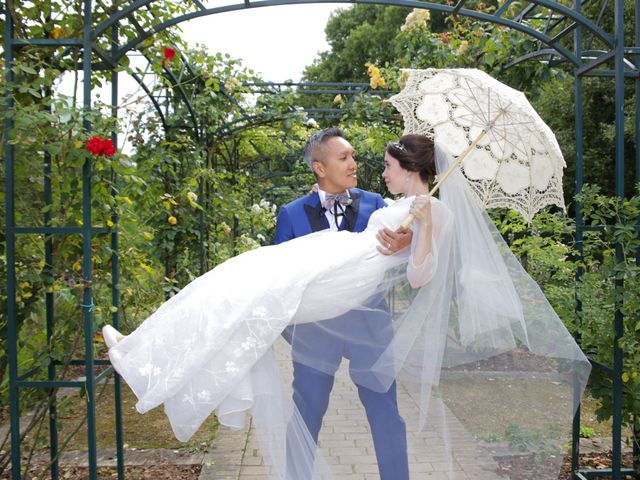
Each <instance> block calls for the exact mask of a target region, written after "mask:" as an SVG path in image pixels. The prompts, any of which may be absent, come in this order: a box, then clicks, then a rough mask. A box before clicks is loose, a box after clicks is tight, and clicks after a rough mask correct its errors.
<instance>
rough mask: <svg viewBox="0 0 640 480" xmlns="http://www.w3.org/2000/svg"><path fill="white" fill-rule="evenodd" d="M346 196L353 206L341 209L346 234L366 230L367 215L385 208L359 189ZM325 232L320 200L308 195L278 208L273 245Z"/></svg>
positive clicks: (379, 199) (350, 191)
mask: <svg viewBox="0 0 640 480" xmlns="http://www.w3.org/2000/svg"><path fill="white" fill-rule="evenodd" d="M349 194H350V195H351V199H352V200H353V202H352V203H351V205H349V206H348V207H346V209H345V220H344V222H343V225H342V227H343V229H344V230H348V231H350V232H361V231H363V230H364V229H365V228H366V227H367V223H368V222H369V217H370V216H371V214H372V213H373V212H375V211H376V210H378V209H379V208H382V207H384V206H385V205H386V204H385V203H384V200H383V199H382V197H381V196H380V195H379V194H377V193H372V192H367V191H366V190H360V189H359V188H352V189H350V190H349ZM326 228H329V222H328V221H327V217H326V216H325V213H324V210H323V209H322V203H321V202H320V196H319V195H318V194H317V193H312V194H310V195H307V196H306V197H301V198H298V199H297V200H294V201H293V202H291V203H289V204H287V205H285V206H283V207H281V208H280V212H279V214H278V221H277V223H276V238H275V243H276V244H278V243H282V242H286V241H287V240H291V239H292V238H297V237H302V236H303V235H308V234H309V233H312V232H318V231H320V230H324V229H326Z"/></svg>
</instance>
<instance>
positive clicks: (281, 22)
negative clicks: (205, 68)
mask: <svg viewBox="0 0 640 480" xmlns="http://www.w3.org/2000/svg"><path fill="white" fill-rule="evenodd" d="M337 8H345V7H344V4H312V5H285V6H274V7H262V8H253V9H247V10H240V11H235V12H228V13H219V14H216V15H210V16H207V17H201V18H197V19H195V20H190V21H189V22H185V23H182V24H181V28H182V38H183V39H184V40H186V41H187V42H189V43H190V44H195V43H201V44H204V45H206V46H208V47H209V48H210V49H211V51H212V52H217V51H221V52H223V53H229V54H230V55H231V56H232V57H234V58H241V59H243V64H244V65H245V66H247V67H249V68H253V69H254V70H255V71H256V72H259V73H261V74H262V75H261V76H262V78H263V79H264V80H267V81H284V80H294V81H297V80H300V76H301V74H302V70H303V69H304V67H305V66H306V65H309V64H310V63H311V62H312V61H313V59H314V58H315V57H316V55H317V54H318V53H319V52H320V51H323V50H328V49H329V45H328V44H327V42H326V39H325V34H324V27H325V25H326V23H327V20H328V19H329V15H330V13H331V11H333V10H335V9H337Z"/></svg>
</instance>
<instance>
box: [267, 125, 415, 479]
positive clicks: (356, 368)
mask: <svg viewBox="0 0 640 480" xmlns="http://www.w3.org/2000/svg"><path fill="white" fill-rule="evenodd" d="M304 160H305V162H306V163H307V164H308V165H309V167H310V168H311V169H312V171H313V172H314V174H315V176H316V180H317V182H318V187H319V189H318V192H314V193H311V194H310V195H307V196H305V197H302V198H299V199H297V200H295V201H293V202H291V203H289V204H287V205H285V206H283V207H282V208H281V209H280V212H279V214H278V219H277V223H276V238H275V243H276V244H278V243H282V242H285V241H287V240H290V239H292V238H296V237H300V236H303V235H307V234H309V233H312V232H317V231H320V230H324V229H327V228H330V229H332V230H349V231H351V232H361V231H363V230H364V229H365V228H366V226H367V222H368V221H369V217H370V216H371V214H372V213H373V212H374V211H375V210H377V209H379V208H382V207H384V206H385V203H384V201H383V199H382V197H381V196H380V195H378V194H376V193H372V192H367V191H365V190H360V189H358V188H355V187H356V184H357V177H356V169H357V165H356V162H355V158H354V149H353V147H352V146H351V144H349V142H348V141H347V140H346V139H345V138H344V134H343V133H342V131H341V130H339V129H337V128H329V129H325V130H321V131H319V132H316V133H315V134H313V135H311V137H309V139H308V140H307V144H306V146H305V152H304ZM378 239H379V240H380V241H381V243H382V245H381V246H380V247H378V250H379V251H380V252H381V253H383V254H386V255H390V254H392V253H395V252H396V251H398V250H402V249H404V248H406V247H408V246H409V245H410V244H411V234H410V233H408V234H401V233H395V232H392V231H390V230H388V229H385V230H384V231H380V232H379V233H378ZM318 254H319V255H326V256H327V259H330V257H331V255H332V252H330V251H327V252H318ZM372 307H373V308H372V309H371V310H370V311H366V312H365V311H358V312H356V311H353V312H349V313H347V314H345V315H343V316H341V317H338V318H335V319H332V320H326V321H323V322H318V323H310V324H301V325H294V326H292V327H289V328H288V329H287V330H286V331H285V337H286V338H287V340H288V341H289V342H290V343H291V345H292V356H293V400H294V402H295V405H296V407H297V409H298V410H299V412H300V414H301V417H302V420H303V421H304V423H305V424H306V427H307V429H308V431H309V433H310V434H311V436H312V439H313V442H314V443H317V441H318V434H319V432H320V428H321V426H322V419H323V417H324V414H325V412H326V411H327V407H328V404H329V396H330V393H331V389H332V387H333V382H334V375H335V372H336V371H337V369H338V367H339V365H340V362H341V361H342V358H343V357H344V358H347V359H348V360H349V374H350V376H351V379H352V380H353V381H354V383H355V384H356V386H357V388H358V395H359V397H360V401H361V402H362V404H363V406H364V408H365V410H366V414H367V419H368V421H369V425H370V427H371V434H372V436H373V443H374V447H375V451H376V457H377V460H378V469H379V471H380V479H381V480H408V478H409V472H408V460H407V440H406V428H405V423H404V420H403V419H402V417H401V416H400V414H399V412H398V406H397V402H396V384H395V382H394V383H392V384H391V386H390V388H388V390H386V391H380V390H384V388H380V389H378V390H375V391H374V390H371V389H369V388H367V387H365V386H362V385H360V384H359V383H363V384H365V383H366V384H367V385H371V378H373V377H374V375H373V374H372V373H371V371H370V368H371V366H372V365H373V364H374V362H375V361H376V359H377V358H378V356H379V355H380V354H381V353H382V352H383V351H384V349H385V348H386V346H387V345H388V344H389V342H390V341H391V339H392V335H393V331H392V326H391V316H390V314H389V311H388V307H387V305H386V302H385V301H384V299H379V300H378V304H377V305H372ZM359 381H360V382H359ZM290 437H293V435H290ZM296 441H297V440H296V439H295V438H287V442H288V445H287V451H288V452H291V451H292V450H290V446H291V447H293V443H292V442H296ZM289 457H293V455H289ZM287 463H288V468H287V469H288V471H287V480H310V479H311V477H312V472H311V471H309V470H310V469H311V468H313V467H312V466H310V465H306V466H300V465H296V464H295V458H293V459H292V458H288V462H287Z"/></svg>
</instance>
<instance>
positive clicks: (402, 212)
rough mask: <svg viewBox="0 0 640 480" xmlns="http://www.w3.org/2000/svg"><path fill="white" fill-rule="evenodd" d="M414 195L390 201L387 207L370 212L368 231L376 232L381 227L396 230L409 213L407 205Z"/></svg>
mask: <svg viewBox="0 0 640 480" xmlns="http://www.w3.org/2000/svg"><path fill="white" fill-rule="evenodd" d="M414 198H415V197H407V198H401V199H400V200H397V201H395V202H393V203H391V204H390V205H389V206H388V207H387V208H380V209H378V210H376V211H375V212H373V213H372V214H371V217H369V223H368V224H367V230H368V231H374V232H377V231H378V230H380V229H381V228H390V229H391V230H396V229H397V228H398V227H399V226H400V224H402V222H403V221H404V219H405V218H407V215H409V207H410V206H411V203H412V202H413V199H414Z"/></svg>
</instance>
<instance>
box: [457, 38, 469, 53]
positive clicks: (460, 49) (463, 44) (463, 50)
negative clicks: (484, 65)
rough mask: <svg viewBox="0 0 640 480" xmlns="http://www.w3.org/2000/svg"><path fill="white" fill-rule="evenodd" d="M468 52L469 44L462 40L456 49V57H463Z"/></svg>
mask: <svg viewBox="0 0 640 480" xmlns="http://www.w3.org/2000/svg"><path fill="white" fill-rule="evenodd" d="M467 50H469V42H467V41H466V40H463V41H462V42H460V46H459V47H458V55H464V54H465V53H466V52H467Z"/></svg>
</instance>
